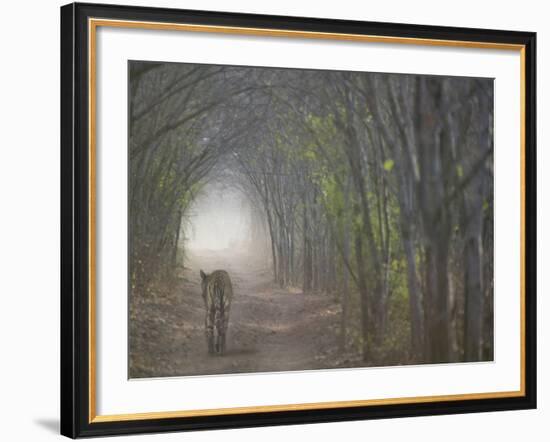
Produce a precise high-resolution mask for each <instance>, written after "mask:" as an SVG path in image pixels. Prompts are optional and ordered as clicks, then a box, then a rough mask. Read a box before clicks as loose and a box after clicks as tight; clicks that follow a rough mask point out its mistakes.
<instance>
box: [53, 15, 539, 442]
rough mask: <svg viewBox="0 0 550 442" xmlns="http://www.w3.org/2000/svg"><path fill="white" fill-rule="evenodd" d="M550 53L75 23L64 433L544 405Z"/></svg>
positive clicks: (344, 28) (357, 29)
mask: <svg viewBox="0 0 550 442" xmlns="http://www.w3.org/2000/svg"><path fill="white" fill-rule="evenodd" d="M312 14H313V12H312ZM535 44H536V36H535V34H534V33H529V32H512V31H502V30H498V31H497V30H486V29H466V28H447V27H434V26H422V25H403V24H392V23H374V22H357V21H342V20H328V19H315V18H298V17H282V16H263V15H249V14H234V13H224V12H205V11H190V10H175V9H159V8H144V7H127V6H115V5H93V4H70V5H66V6H63V7H62V8H61V202H62V206H61V221H62V225H61V433H62V434H64V435H66V436H69V437H72V438H76V437H81V436H82V437H84V436H104V435H115V434H130V433H143V432H164V431H182V430H198V429H209V428H212V429H214V428H238V427H248V426H260V425H282V424H296V423H313V422H328V421H343V420H355V419H373V418H388V417H400V416H422V415H434V414H449V413H469V412H481V411H496V410H513V409H527V408H535V407H536V354H535V348H536V345H535V344H536V322H535V321H536V314H535V313H536V310H535V309H536V299H535V296H536V287H535V279H536V278H535V271H536V207H535V204H536V176H535V164H536V163H535V162H536V144H535V133H536V131H535V121H536V118H535V59H536V56H535V54H536V47H535Z"/></svg>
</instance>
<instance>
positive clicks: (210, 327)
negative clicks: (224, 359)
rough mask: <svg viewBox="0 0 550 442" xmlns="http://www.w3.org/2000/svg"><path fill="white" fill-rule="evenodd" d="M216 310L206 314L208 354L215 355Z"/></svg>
mask: <svg viewBox="0 0 550 442" xmlns="http://www.w3.org/2000/svg"><path fill="white" fill-rule="evenodd" d="M214 315H215V312H214V310H212V309H211V310H210V311H207V312H206V319H205V330H206V342H207V345H208V353H209V354H214V352H215V348H214Z"/></svg>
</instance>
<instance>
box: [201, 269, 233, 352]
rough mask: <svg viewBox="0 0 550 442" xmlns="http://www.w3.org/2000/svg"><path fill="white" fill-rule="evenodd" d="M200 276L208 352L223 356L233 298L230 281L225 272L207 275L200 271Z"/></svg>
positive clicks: (214, 272) (219, 271)
mask: <svg viewBox="0 0 550 442" xmlns="http://www.w3.org/2000/svg"><path fill="white" fill-rule="evenodd" d="M200 275H201V280H202V281H201V286H202V297H203V300H204V306H205V308H206V317H205V331H206V340H207V344H208V352H209V353H218V354H223V353H224V351H225V335H226V332H227V326H228V323H229V311H230V310H231V299H232V298H233V287H232V285H231V279H230V278H229V274H228V273H227V272H226V271H225V270H215V271H213V272H212V273H210V274H209V275H207V274H205V273H204V272H203V271H202V270H201V271H200Z"/></svg>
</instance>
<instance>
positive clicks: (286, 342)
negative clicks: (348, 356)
mask: <svg viewBox="0 0 550 442" xmlns="http://www.w3.org/2000/svg"><path fill="white" fill-rule="evenodd" d="M188 266H189V268H187V269H185V271H184V272H183V273H182V275H180V278H179V279H178V282H177V283H176V285H175V286H174V287H172V288H170V289H169V290H166V291H164V292H163V293H152V294H151V296H150V297H148V298H147V300H146V301H142V302H140V303H138V304H133V305H132V306H131V313H130V314H131V321H130V348H131V351H130V353H131V354H130V377H134V378H135V377H161V376H182V375H206V374H220V373H247V372H266V371H283V370H284V371H287V370H304V369H318V368H330V367H334V366H337V365H338V362H337V360H336V359H337V358H336V359H335V358H334V355H335V352H337V348H338V345H337V341H338V329H339V318H340V309H339V305H338V303H337V301H336V300H335V299H334V297H332V296H328V295H321V294H307V295H304V294H303V293H302V292H301V291H300V290H298V289H286V290H281V289H278V288H276V287H275V286H274V285H273V284H272V283H271V272H270V271H269V269H267V268H266V266H264V265H261V264H260V263H258V262H257V261H256V262H254V260H252V259H250V258H247V257H244V256H239V257H235V256H231V255H229V254H228V253H220V252H216V253H214V252H205V251H202V252H200V253H195V254H194V255H192V256H190V260H189V262H188ZM199 269H203V270H205V271H206V272H207V273H209V272H211V271H212V270H215V269H225V270H227V271H228V272H229V274H230V276H231V279H232V282H233V292H234V296H233V303H232V306H231V314H230V319H229V328H228V333H227V351H226V353H225V354H224V355H223V356H211V355H209V354H208V353H207V347H206V339H205V335H204V304H203V301H202V298H201V294H200V277H199Z"/></svg>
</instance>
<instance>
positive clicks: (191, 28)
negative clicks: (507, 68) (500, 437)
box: [88, 18, 526, 423]
mask: <svg viewBox="0 0 550 442" xmlns="http://www.w3.org/2000/svg"><path fill="white" fill-rule="evenodd" d="M99 26H103V27H116V28H137V29H148V30H164V31H186V32H207V33H218V34H236V35H254V36H266V37H290V38H308V39H324V40H339V41H355V42H369V43H386V44H412V45H421V46H444V47H459V48H474V49H496V50H509V51H519V53H520V71H521V72H520V90H521V91H520V106H521V109H520V119H521V121H520V151H521V152H520V169H521V172H520V180H521V183H520V194H521V195H520V198H521V202H520V208H521V222H520V224H521V227H520V236H521V238H520V260H521V262H520V284H521V287H520V389H519V390H518V391H499V392H489V393H465V394H453V395H437V396H416V397H400V398H388V399H368V400H353V401H335V402H314V403H302V404H285V405H261V406H247V407H234V408H215V409H197V410H180V411H158V412H148V413H128V414H111V415H98V414H96V298H95V295H96V282H95V276H96V192H95V189H96V31H97V28H98V27H99ZM88 36H89V41H88V49H89V51H88V74H89V77H88V86H89V88H88V93H89V97H88V98H89V119H88V124H89V126H88V127H89V146H88V147H89V169H88V173H89V205H88V209H89V231H88V239H89V256H88V259H89V287H88V290H89V306H88V307H89V317H88V319H89V341H88V344H89V355H88V356H89V367H88V374H89V382H88V388H89V390H88V392H89V402H88V405H89V413H88V422H89V423H99V422H117V421H134V420H145V419H168V418H178V417H198V416H220V415H237V414H246V413H259V412H277V411H295V410H321V409H327V408H347V407H365V406H374V405H390V404H391V405H395V404H417V403H426V402H441V401H460V400H466V399H469V400H472V399H474V400H476V399H477V400H480V399H496V398H512V397H522V396H525V391H526V390H525V388H526V386H525V126H526V121H525V107H526V103H525V100H526V93H525V45H522V44H506V43H492V42H474V41H458V40H439V39H424V38H411V37H389V36H377V35H359V34H345V33H329V32H326V33H325V32H311V31H291V30H283V29H263V28H245V27H237V26H211V25H196V24H181V23H160V22H146V21H131V20H111V19H96V18H89V19H88Z"/></svg>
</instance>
